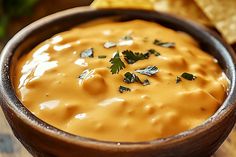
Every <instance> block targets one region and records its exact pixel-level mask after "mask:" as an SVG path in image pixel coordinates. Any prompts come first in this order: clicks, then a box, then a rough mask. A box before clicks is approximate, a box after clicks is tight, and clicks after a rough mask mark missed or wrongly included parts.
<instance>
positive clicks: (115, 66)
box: [110, 52, 125, 74]
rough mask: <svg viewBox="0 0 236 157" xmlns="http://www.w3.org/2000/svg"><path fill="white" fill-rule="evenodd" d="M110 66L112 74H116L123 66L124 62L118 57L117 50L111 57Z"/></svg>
mask: <svg viewBox="0 0 236 157" xmlns="http://www.w3.org/2000/svg"><path fill="white" fill-rule="evenodd" d="M110 62H111V64H112V66H111V67H110V69H111V73H112V74H118V73H119V71H120V70H121V69H123V68H125V64H124V62H122V60H121V59H120V55H119V52H116V54H115V55H114V57H113V58H111V60H110Z"/></svg>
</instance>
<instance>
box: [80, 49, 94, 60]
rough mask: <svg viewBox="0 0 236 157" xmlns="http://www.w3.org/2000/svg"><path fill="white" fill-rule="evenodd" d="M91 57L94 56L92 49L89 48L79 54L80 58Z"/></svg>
mask: <svg viewBox="0 0 236 157" xmlns="http://www.w3.org/2000/svg"><path fill="white" fill-rule="evenodd" d="M93 56H94V50H93V48H89V49H87V50H84V51H82V52H81V53H80V57H81V58H93Z"/></svg>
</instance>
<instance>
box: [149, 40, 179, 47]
mask: <svg viewBox="0 0 236 157" xmlns="http://www.w3.org/2000/svg"><path fill="white" fill-rule="evenodd" d="M153 44H154V45H157V46H161V47H166V48H174V47H175V43H173V42H162V41H160V40H157V39H155V40H154V42H153Z"/></svg>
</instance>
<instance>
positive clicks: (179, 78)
mask: <svg viewBox="0 0 236 157" xmlns="http://www.w3.org/2000/svg"><path fill="white" fill-rule="evenodd" d="M181 81H182V79H181V77H179V76H177V77H176V84H177V83H179V82H181Z"/></svg>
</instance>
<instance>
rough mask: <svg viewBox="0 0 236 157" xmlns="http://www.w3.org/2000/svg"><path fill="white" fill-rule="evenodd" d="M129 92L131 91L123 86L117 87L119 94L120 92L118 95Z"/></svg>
mask: <svg viewBox="0 0 236 157" xmlns="http://www.w3.org/2000/svg"><path fill="white" fill-rule="evenodd" d="M130 91H131V89H130V88H128V87H125V86H120V87H119V92H120V93H124V92H130Z"/></svg>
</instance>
